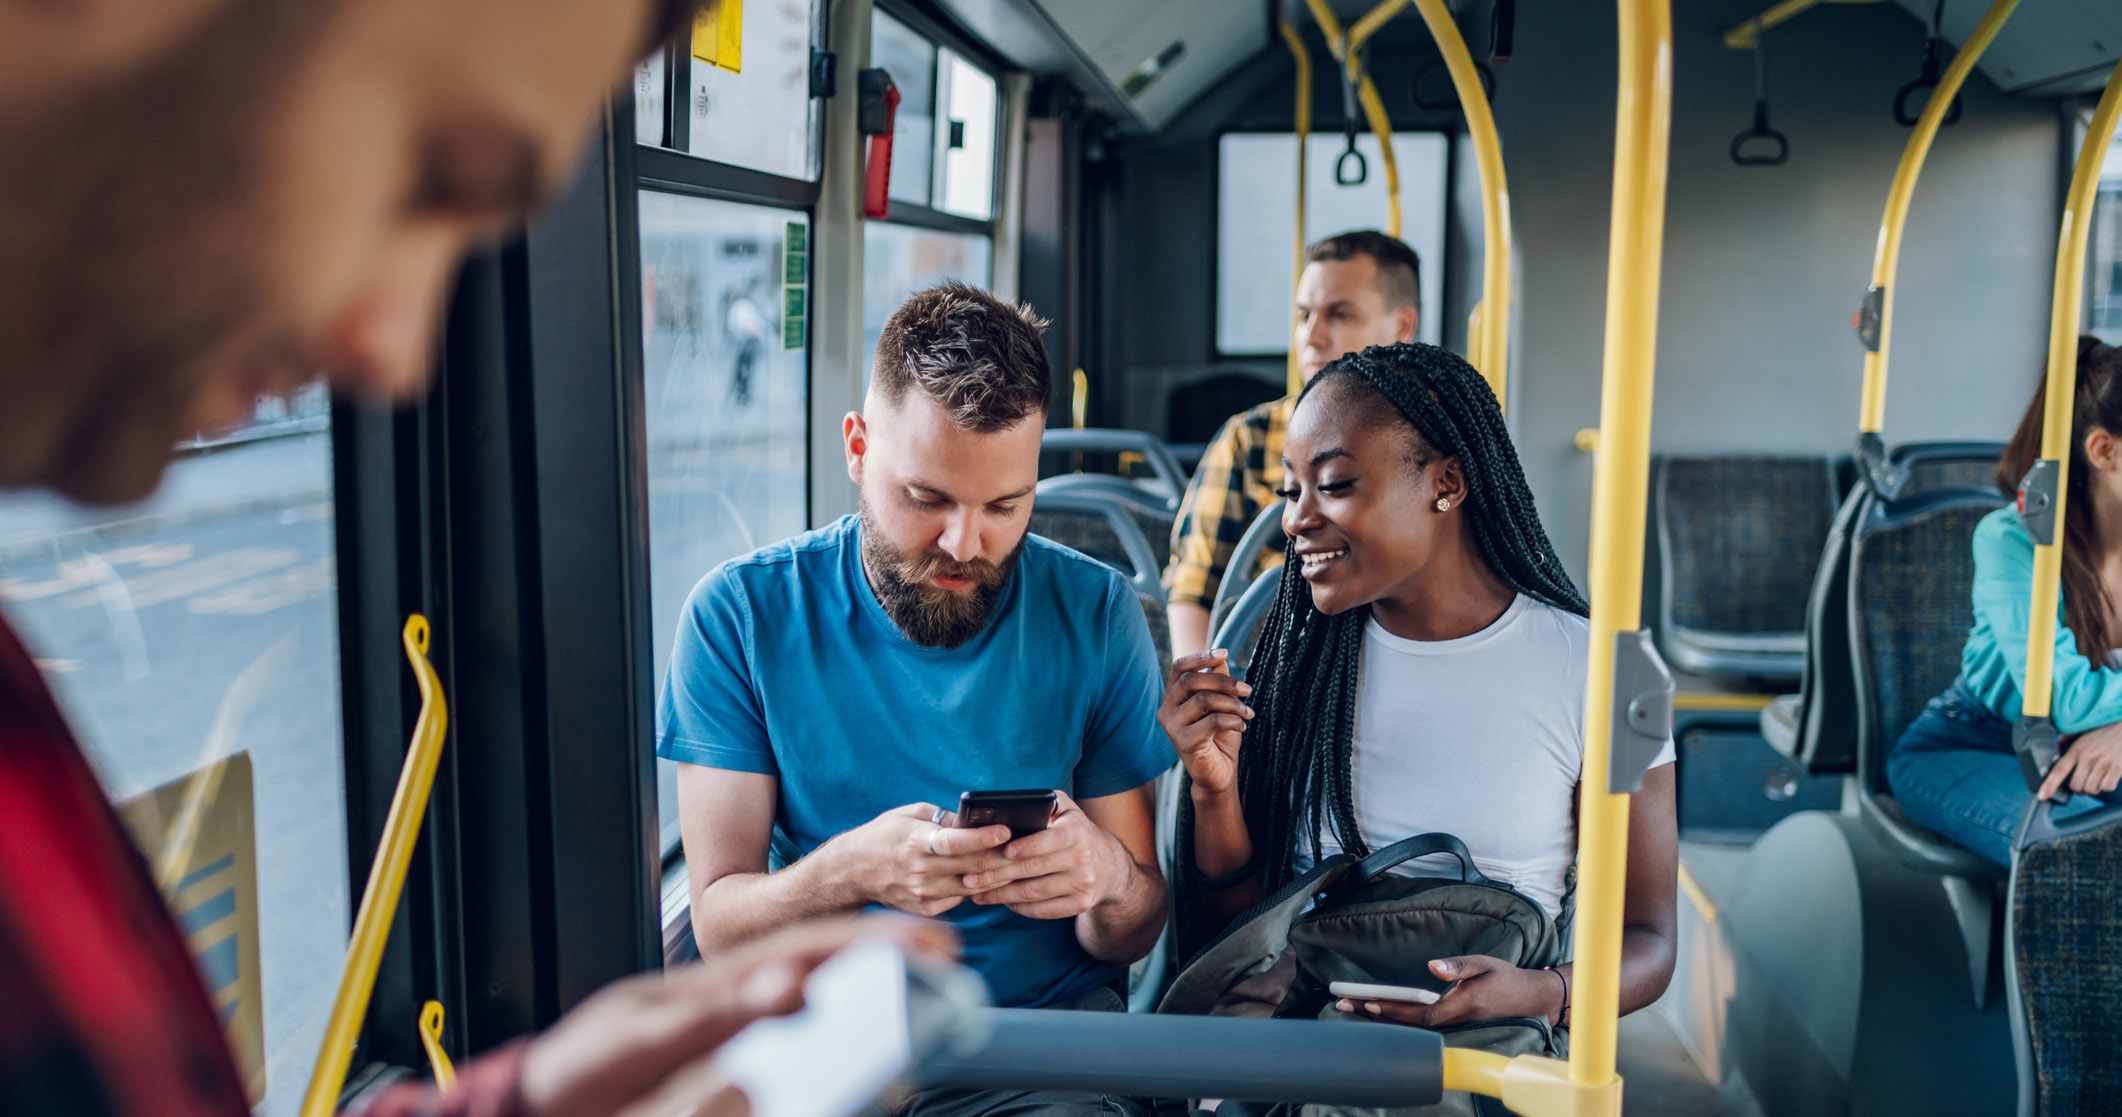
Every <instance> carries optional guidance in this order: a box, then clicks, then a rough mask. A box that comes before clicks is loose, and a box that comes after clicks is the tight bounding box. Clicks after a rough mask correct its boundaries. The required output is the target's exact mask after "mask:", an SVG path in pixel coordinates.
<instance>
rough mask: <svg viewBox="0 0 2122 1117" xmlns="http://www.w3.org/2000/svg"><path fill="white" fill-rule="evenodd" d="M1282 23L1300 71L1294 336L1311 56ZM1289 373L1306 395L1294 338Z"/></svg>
mask: <svg viewBox="0 0 2122 1117" xmlns="http://www.w3.org/2000/svg"><path fill="white" fill-rule="evenodd" d="M1280 22H1281V31H1282V41H1283V42H1284V43H1286V44H1288V45H1289V55H1290V60H1291V61H1292V62H1294V63H1295V64H1296V67H1297V105H1296V117H1297V121H1296V123H1297V222H1296V248H1295V250H1294V251H1293V252H1292V253H1291V254H1290V268H1289V284H1290V315H1289V317H1290V329H1291V331H1292V333H1294V331H1295V330H1296V321H1297V310H1296V295H1297V278H1298V277H1299V276H1301V275H1303V274H1304V250H1305V248H1307V247H1309V246H1308V245H1307V244H1306V243H1305V240H1304V176H1305V164H1306V154H1307V153H1306V150H1305V149H1306V147H1307V145H1308V144H1309V143H1310V139H1309V137H1310V136H1311V131H1312V56H1311V52H1310V51H1309V50H1306V49H1305V47H1304V36H1303V35H1302V34H1299V33H1298V31H1297V25H1296V24H1294V23H1291V22H1290V21H1289V20H1286V19H1285V20H1282V21H1280ZM1288 371H1289V394H1291V395H1296V394H1297V393H1298V392H1301V391H1303V390H1304V370H1303V367H1302V364H1301V362H1300V359H1299V355H1298V352H1297V343H1296V338H1295V337H1294V336H1292V337H1291V338H1290V346H1289V370H1288Z"/></svg>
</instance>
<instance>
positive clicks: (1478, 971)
mask: <svg viewBox="0 0 2122 1117" xmlns="http://www.w3.org/2000/svg"><path fill="white" fill-rule="evenodd" d="M1429 972H1431V973H1433V974H1436V975H1437V976H1438V977H1441V978H1443V979H1444V980H1446V981H1456V982H1458V984H1456V985H1454V986H1452V987H1451V988H1450V989H1448V990H1446V991H1445V993H1444V996H1442V997H1440V998H1438V999H1437V1003H1436V1004H1431V1005H1418V1004H1408V1003H1406V1002H1403V1001H1351V1000H1348V999H1346V998H1343V999H1342V1000H1341V1001H1340V1002H1339V1003H1338V1004H1337V1005H1335V1007H1336V1008H1339V1009H1340V1010H1341V1011H1343V1012H1348V1013H1354V1014H1356V1015H1358V1016H1368V1017H1371V1018H1372V1019H1375V1020H1384V1021H1387V1022H1389V1023H1394V1024H1409V1025H1412V1026H1414V1027H1417V1028H1448V1027H1451V1026H1453V1025H1456V1024H1471V1023H1473V1022H1474V1021H1477V1020H1494V1019H1496V1018H1498V1017H1503V1016H1545V1017H1547V1022H1548V1023H1549V1024H1556V1023H1560V1022H1561V1019H1562V1004H1563V1001H1562V997H1563V978H1562V972H1561V971H1560V970H1522V969H1519V968H1518V967H1516V966H1513V965H1511V964H1510V963H1508V962H1505V961H1503V960H1502V959H1500V958H1491V957H1489V956H1488V955H1486V954H1468V955H1464V956H1461V957H1458V958H1439V959H1437V960H1436V961H1434V962H1431V963H1430V964H1429Z"/></svg>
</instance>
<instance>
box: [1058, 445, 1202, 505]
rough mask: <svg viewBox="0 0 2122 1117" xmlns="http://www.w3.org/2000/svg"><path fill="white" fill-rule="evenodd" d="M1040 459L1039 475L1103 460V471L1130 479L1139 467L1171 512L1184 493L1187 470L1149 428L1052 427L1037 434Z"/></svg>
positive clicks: (1069, 470)
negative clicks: (1143, 429) (1077, 428)
mask: <svg viewBox="0 0 2122 1117" xmlns="http://www.w3.org/2000/svg"><path fill="white" fill-rule="evenodd" d="M1039 462H1040V468H1039V472H1040V474H1041V475H1042V476H1046V475H1049V474H1061V473H1068V472H1076V471H1080V470H1083V469H1085V468H1089V467H1092V466H1098V465H1101V464H1104V465H1110V469H1107V470H1104V471H1105V472H1108V473H1112V474H1119V475H1123V476H1126V477H1127V478H1128V479H1130V480H1132V479H1133V478H1134V476H1135V474H1136V469H1137V467H1139V469H1140V470H1141V471H1142V472H1145V473H1147V476H1146V477H1144V478H1143V480H1144V481H1145V482H1146V483H1148V484H1149V485H1152V486H1153V487H1155V489H1156V490H1157V496H1158V497H1159V498H1160V499H1162V500H1163V501H1164V503H1165V506H1166V507H1167V508H1169V509H1171V510H1172V511H1174V512H1176V511H1178V510H1179V498H1180V497H1182V496H1184V495H1185V493H1186V483H1187V480H1188V475H1187V472H1186V470H1184V469H1182V468H1180V466H1179V459H1178V458H1177V457H1175V456H1174V455H1173V454H1172V451H1171V447H1169V446H1166V445H1165V444H1164V442H1163V441H1162V440H1161V439H1159V438H1158V437H1157V436H1156V435H1153V434H1151V433H1149V432H1148V431H1133V430H1120V429H1117V428H1110V427H1092V428H1089V429H1086V430H1075V429H1072V428H1068V427H1051V428H1048V429H1047V431H1046V433H1044V434H1043V435H1041V436H1040V438H1039ZM1123 471H1124V472H1123Z"/></svg>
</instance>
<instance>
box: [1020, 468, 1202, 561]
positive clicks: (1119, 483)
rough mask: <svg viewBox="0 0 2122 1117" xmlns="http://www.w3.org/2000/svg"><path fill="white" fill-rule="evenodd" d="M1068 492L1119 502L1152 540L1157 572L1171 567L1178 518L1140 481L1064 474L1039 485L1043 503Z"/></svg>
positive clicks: (1108, 476)
mask: <svg viewBox="0 0 2122 1117" xmlns="http://www.w3.org/2000/svg"><path fill="white" fill-rule="evenodd" d="M1064 492H1070V493H1092V494H1096V495H1099V496H1107V497H1111V498H1113V499H1115V500H1117V501H1119V503H1120V505H1121V507H1123V508H1125V509H1126V510H1127V514H1128V515H1129V516H1131V517H1133V518H1134V521H1135V526H1137V527H1139V528H1141V529H1142V535H1143V537H1144V538H1145V539H1148V540H1149V549H1150V553H1152V554H1153V555H1155V556H1156V558H1157V569H1158V570H1159V571H1162V570H1163V569H1164V568H1165V567H1167V566H1169V565H1171V555H1172V524H1174V523H1175V522H1177V520H1178V515H1177V514H1176V513H1175V512H1173V511H1172V510H1171V508H1170V507H1169V506H1168V505H1167V503H1166V502H1165V501H1164V500H1163V498H1161V497H1159V496H1157V495H1156V494H1154V493H1151V492H1149V491H1147V490H1145V489H1144V488H1143V487H1142V486H1141V485H1140V484H1137V483H1136V482H1133V481H1129V480H1127V479H1126V478H1123V477H1114V476H1112V475H1111V474H1106V473H1064V474H1061V475H1059V476H1056V477H1048V478H1046V479H1045V480H1043V481H1041V482H1039V499H1040V500H1044V499H1046V498H1047V497H1049V496H1051V495H1053V494H1055V493H1064Z"/></svg>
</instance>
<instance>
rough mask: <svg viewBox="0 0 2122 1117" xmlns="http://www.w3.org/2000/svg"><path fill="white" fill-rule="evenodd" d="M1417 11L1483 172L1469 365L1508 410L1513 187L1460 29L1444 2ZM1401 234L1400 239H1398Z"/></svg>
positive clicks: (1426, 0) (1429, 2) (1422, 3)
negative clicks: (1478, 286) (1447, 75)
mask: <svg viewBox="0 0 2122 1117" xmlns="http://www.w3.org/2000/svg"><path fill="white" fill-rule="evenodd" d="M1415 10H1416V11H1418V12H1420V13H1421V14H1422V22H1423V23H1426V24H1428V25H1429V34H1430V37H1431V38H1433V39H1435V40H1437V49H1438V50H1439V51H1441V52H1443V54H1444V66H1445V69H1446V70H1448V71H1450V73H1451V79H1452V88H1453V89H1454V90H1456V91H1457V92H1458V94H1459V107H1460V109H1461V110H1463V111H1464V112H1465V113H1466V134H1467V136H1468V138H1469V139H1471V140H1472V141H1473V145H1474V163H1475V165H1476V166H1477V167H1478V168H1479V169H1480V172H1481V230H1482V238H1483V240H1482V249H1481V301H1480V303H1478V304H1477V308H1478V310H1479V312H1480V317H1479V318H1478V319H1476V320H1475V321H1474V322H1473V323H1472V324H1471V325H1470V327H1469V332H1468V334H1467V337H1466V347H1467V360H1468V363H1470V364H1472V365H1473V366H1474V367H1475V368H1477V369H1479V370H1481V375H1482V376H1483V377H1485V378H1486V379H1487V380H1488V386H1489V388H1490V389H1492V390H1493V391H1494V392H1495V393H1496V403H1497V404H1498V405H1499V406H1501V407H1503V409H1504V411H1505V413H1506V414H1507V413H1508V411H1509V408H1508V402H1509V401H1507V400H1506V399H1505V398H1504V390H1505V387H1506V385H1507V383H1508V381H1509V378H1510V254H1511V239H1510V238H1511V230H1510V187H1509V185H1508V184H1507V183H1506V182H1505V181H1504V178H1503V142H1502V140H1501V139H1500V138H1499V137H1498V136H1497V134H1496V116H1495V113H1494V112H1492V111H1491V110H1490V108H1489V104H1488V91H1487V90H1485V89H1483V88H1482V87H1481V75H1480V73H1479V71H1477V70H1476V69H1475V67H1474V56H1473V54H1472V53H1471V52H1469V51H1468V50H1467V49H1466V40H1465V39H1464V38H1463V37H1461V36H1460V34H1459V25H1458V24H1457V23H1455V22H1453V21H1452V14H1451V9H1449V8H1447V7H1445V6H1444V0H1415ZM1395 235H1397V234H1395Z"/></svg>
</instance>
